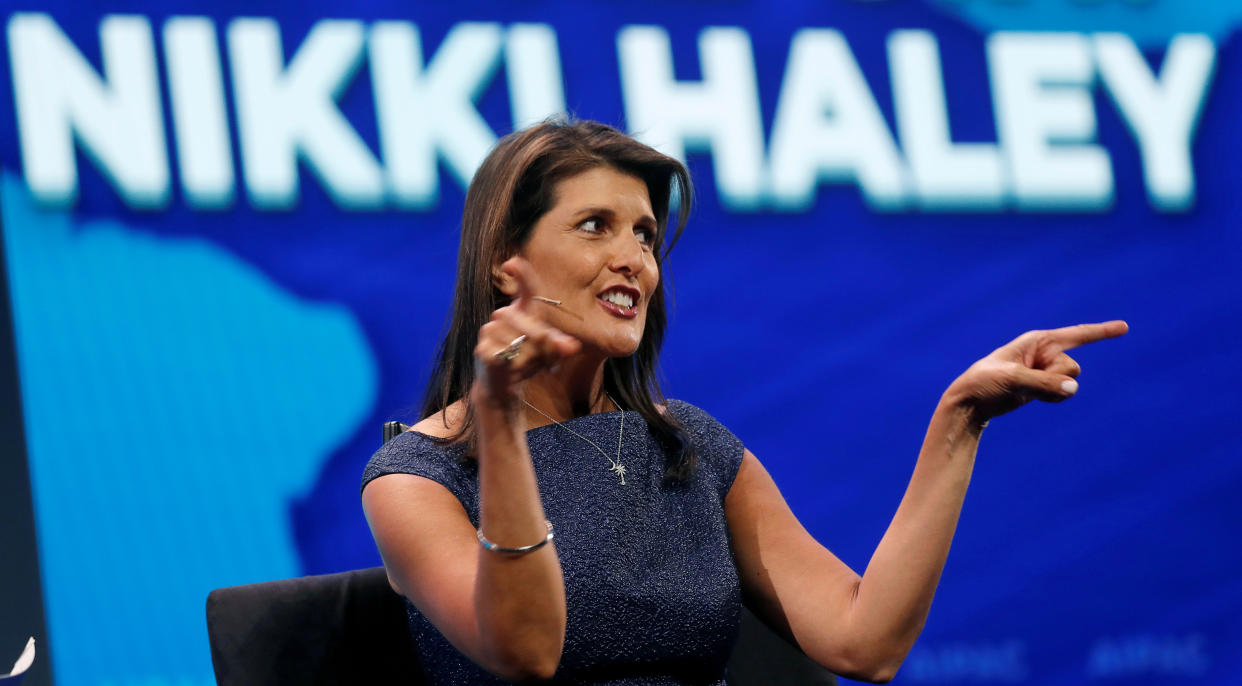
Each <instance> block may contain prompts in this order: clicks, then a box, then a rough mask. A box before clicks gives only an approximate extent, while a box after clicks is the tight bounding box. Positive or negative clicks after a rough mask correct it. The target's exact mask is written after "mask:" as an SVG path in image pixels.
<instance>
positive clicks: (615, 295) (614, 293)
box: [595, 288, 639, 319]
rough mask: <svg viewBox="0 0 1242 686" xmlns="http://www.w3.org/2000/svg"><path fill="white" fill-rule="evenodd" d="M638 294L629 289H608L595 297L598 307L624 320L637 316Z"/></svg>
mask: <svg viewBox="0 0 1242 686" xmlns="http://www.w3.org/2000/svg"><path fill="white" fill-rule="evenodd" d="M638 299H639V298H638V292H637V291H634V290H632V289H629V288H610V289H608V290H606V291H604V292H603V293H600V294H599V295H597V296H596V297H595V300H596V301H597V302H599V304H600V307H603V308H604V309H605V310H608V311H609V312H611V313H612V314H614V315H616V316H618V317H622V318H624V319H633V318H634V317H637V316H638V307H636V304H637V302H638Z"/></svg>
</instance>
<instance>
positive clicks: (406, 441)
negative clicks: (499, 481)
mask: <svg viewBox="0 0 1242 686" xmlns="http://www.w3.org/2000/svg"><path fill="white" fill-rule="evenodd" d="M463 456H464V447H463V446H462V445H461V444H456V445H443V444H440V443H437V442H436V441H434V440H432V439H431V438H428V437H427V436H424V435H423V434H420V433H417V432H414V431H406V432H404V433H400V434H397V435H396V436H395V437H393V439H392V440H390V441H388V442H387V443H385V444H384V445H383V446H381V447H380V449H379V450H377V451H375V454H374V455H372V456H371V459H370V461H368V462H367V466H366V468H365V469H363V470H362V488H363V489H365V488H366V487H367V484H369V483H371V482H372V481H374V480H375V479H377V478H379V477H381V476H385V475H387V474H413V475H415V476H421V477H425V478H428V479H431V480H432V481H434V482H436V483H438V484H440V485H441V486H444V487H445V488H447V489H448V490H449V492H450V493H452V494H453V495H454V496H456V497H457V499H458V500H459V501H461V504H462V507H464V508H465V509H466V513H467V514H468V515H469V516H470V520H471V521H472V522H475V523H477V519H478V513H479V487H478V468H477V467H476V466H475V465H474V463H472V462H468V461H467V460H466V459H465V458H464V457H463Z"/></svg>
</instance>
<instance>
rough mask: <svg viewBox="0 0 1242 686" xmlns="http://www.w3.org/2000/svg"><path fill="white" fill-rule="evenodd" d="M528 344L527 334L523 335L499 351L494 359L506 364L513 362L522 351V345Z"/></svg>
mask: <svg viewBox="0 0 1242 686" xmlns="http://www.w3.org/2000/svg"><path fill="white" fill-rule="evenodd" d="M525 342H526V334H522V335H521V336H518V337H517V338H515V339H513V340H512V341H509V345H506V346H505V347H503V348H501V349H500V350H497V351H496V353H495V355H494V357H495V358H496V359H498V360H503V361H505V362H512V361H513V360H514V359H515V358H516V357H517V356H518V353H519V352H521V350H522V344H523V343H525Z"/></svg>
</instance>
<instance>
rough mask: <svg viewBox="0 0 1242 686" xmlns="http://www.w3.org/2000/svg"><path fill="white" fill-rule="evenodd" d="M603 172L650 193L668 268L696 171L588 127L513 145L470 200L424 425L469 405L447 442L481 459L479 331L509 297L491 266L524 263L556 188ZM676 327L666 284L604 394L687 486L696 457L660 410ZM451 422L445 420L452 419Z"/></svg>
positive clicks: (551, 126)
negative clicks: (649, 437) (662, 373)
mask: <svg viewBox="0 0 1242 686" xmlns="http://www.w3.org/2000/svg"><path fill="white" fill-rule="evenodd" d="M595 167H612V168H615V169H617V170H618V171H621V172H624V173H627V174H632V175H633V176H635V177H637V178H639V179H641V180H642V181H643V182H644V183H645V184H646V186H647V193H648V196H649V199H650V200H651V209H652V210H653V211H654V212H655V216H656V222H657V224H658V228H657V235H656V237H655V240H654V244H653V245H654V248H653V251H654V253H655V255H656V261H657V263H658V264H659V265H661V266H663V264H664V261H665V259H666V258H667V256H668V253H669V251H670V250H672V248H673V245H674V244H675V243H676V242H677V239H678V238H679V237H680V236H681V232H682V230H683V229H684V228H685V225H686V220H687V218H688V217H689V214H690V203H691V199H692V198H691V196H692V188H691V185H690V172H689V171H687V170H686V167H685V165H683V164H682V163H681V162H679V161H677V160H676V159H673V158H672V157H669V156H667V155H664V154H662V153H660V152H658V151H656V150H655V149H654V148H651V147H650V146H647V145H644V144H642V143H640V142H638V141H636V140H634V139H633V138H630V137H629V136H627V135H625V134H624V133H621V132H620V131H618V130H616V129H614V128H612V127H611V126H607V125H604V124H600V123H597V122H590V121H548V122H544V123H542V124H538V125H536V126H533V127H531V128H528V129H524V130H522V131H516V132H514V133H511V134H509V135H508V136H505V137H504V138H503V139H501V140H500V142H499V143H498V144H497V145H496V148H495V149H494V150H492V152H491V153H490V154H489V155H488V156H487V158H486V159H485V160H483V164H482V165H481V166H480V167H479V170H478V171H477V172H475V175H474V179H473V180H472V181H471V182H470V189H469V190H468V191H467V192H466V206H465V209H464V210H463V212H462V219H461V247H460V249H459V251H458V255H457V286H456V289H455V291H454V294H453V316H452V321H451V323H450V324H449V329H448V333H447V334H446V335H445V337H444V341H443V343H442V344H441V345H440V351H439V354H438V356H437V360H436V366H435V369H434V371H433V372H432V375H431V379H430V380H429V381H428V383H427V390H426V392H425V393H424V395H423V407H422V412H421V413H420V414H421V417H424V418H425V417H429V416H431V415H433V414H435V413H437V412H439V411H441V410H443V409H444V408H446V407H448V406H449V405H450V404H451V403H453V402H455V401H457V400H462V401H463V402H464V403H465V405H466V412H465V415H464V417H463V419H462V421H461V423H460V424H459V425H458V427H457V430H456V433H455V435H454V436H451V437H449V438H447V439H445V440H446V441H449V442H456V441H461V440H467V441H469V442H470V444H471V450H470V452H472V453H473V452H474V447H475V446H474V438H475V434H474V431H473V424H474V408H473V407H472V406H471V405H470V387H471V386H472V385H473V384H474V379H475V377H474V355H473V351H474V347H475V344H476V343H477V342H478V335H479V328H480V327H481V326H483V325H484V324H486V323H487V321H488V320H489V319H490V318H491V315H492V312H493V311H495V310H496V309H498V308H500V307H503V306H504V305H507V304H508V303H509V300H510V296H507V295H505V294H504V293H502V292H501V291H500V290H499V289H498V288H496V285H495V283H494V280H493V271H492V269H493V267H495V266H496V265H499V264H500V263H502V262H504V261H505V260H506V259H508V258H509V257H512V256H513V255H515V254H517V253H518V251H519V250H520V249H521V247H522V245H524V244H525V242H526V240H527V239H528V238H529V236H530V232H531V229H532V228H533V227H534V226H535V223H536V222H538V220H539V218H540V217H542V216H543V215H544V214H546V213H547V212H548V211H549V210H551V209H552V204H553V202H555V200H556V198H555V190H556V184H557V183H558V182H560V181H562V180H564V179H566V178H569V177H571V176H573V175H575V174H579V173H581V172H584V171H587V170H589V169H592V168H595ZM674 193H676V197H675V199H676V201H677V205H678V213H677V225H676V228H675V229H674V230H673V232H672V235H671V237H669V236H667V233H668V231H667V228H668V218H669V217H668V215H669V206H670V201H671V200H673V199H674V196H673V194H674ZM667 328H668V318H667V313H666V308H665V296H664V279H663V278H661V279H660V281H659V284H658V285H657V287H656V290H655V292H654V293H652V295H651V300H650V302H649V304H648V307H647V323H646V328H645V330H644V331H643V337H642V340H641V341H640V342H639V344H638V350H636V351H635V352H634V354H633V355H631V356H629V357H623V358H610V359H608V360H607V361H606V362H605V363H604V391H605V392H607V393H608V394H609V395H611V396H612V397H613V398H615V399H617V401H618V402H620V403H621V404H622V406H623V407H625V408H627V409H629V410H632V411H634V412H637V413H639V414H640V415H642V417H643V419H645V420H646V421H647V425H648V426H649V427H651V430H652V432H653V433H654V434H655V436H656V438H657V439H659V441H660V442H661V443H662V444H663V445H664V447H665V449H666V451H667V453H668V454H669V455H670V460H669V462H668V465H667V466H666V468H665V472H664V475H665V480H666V481H668V482H679V481H683V480H685V479H686V478H687V477H688V476H689V475H690V474H691V473H693V471H694V467H695V463H696V455H695V451H694V445H693V443H692V442H691V441H690V439H689V436H688V434H687V433H686V430H685V428H684V427H682V426H681V424H680V423H679V422H678V421H677V419H676V418H675V417H673V416H672V414H667V413H661V412H660V410H659V409H657V407H656V405H657V403H659V402H662V401H663V400H664V396H663V393H662V392H661V391H660V384H659V379H658V376H659V373H658V364H659V355H660V347H661V345H662V344H663V343H664V332H665V330H666V329H667ZM446 421H447V417H446Z"/></svg>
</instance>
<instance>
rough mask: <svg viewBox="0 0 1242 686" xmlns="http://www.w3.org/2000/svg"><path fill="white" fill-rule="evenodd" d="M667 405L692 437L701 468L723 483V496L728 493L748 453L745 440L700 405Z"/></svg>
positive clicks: (676, 402)
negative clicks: (743, 458)
mask: <svg viewBox="0 0 1242 686" xmlns="http://www.w3.org/2000/svg"><path fill="white" fill-rule="evenodd" d="M667 406H668V410H667V411H668V413H669V414H672V415H673V417H675V418H676V419H677V421H678V422H679V423H680V424H681V425H682V427H684V428H685V429H686V431H687V432H688V433H689V434H690V440H691V441H692V442H693V443H694V448H695V453H696V454H697V455H698V463H699V465H700V467H706V469H707V470H708V471H709V472H711V473H712V475H713V476H714V477H715V478H716V479H717V480H718V481H719V485H720V487H721V493H722V494H723V493H725V492H727V491H728V488H729V485H730V484H732V483H733V478H734V477H735V476H736V475H737V470H738V468H739V467H741V464H742V456H743V455H744V454H745V450H746V448H745V446H744V445H743V444H742V441H741V440H740V439H738V437H737V436H735V435H734V434H733V432H732V431H730V430H729V429H728V428H727V427H726V426H725V425H724V424H722V423H721V422H720V420H718V419H716V418H715V417H713V416H712V415H711V414H710V413H708V412H707V411H706V410H704V409H703V408H701V407H699V406H697V405H694V404H691V403H688V402H686V401H684V400H677V399H674V398H670V399H668V401H667Z"/></svg>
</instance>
